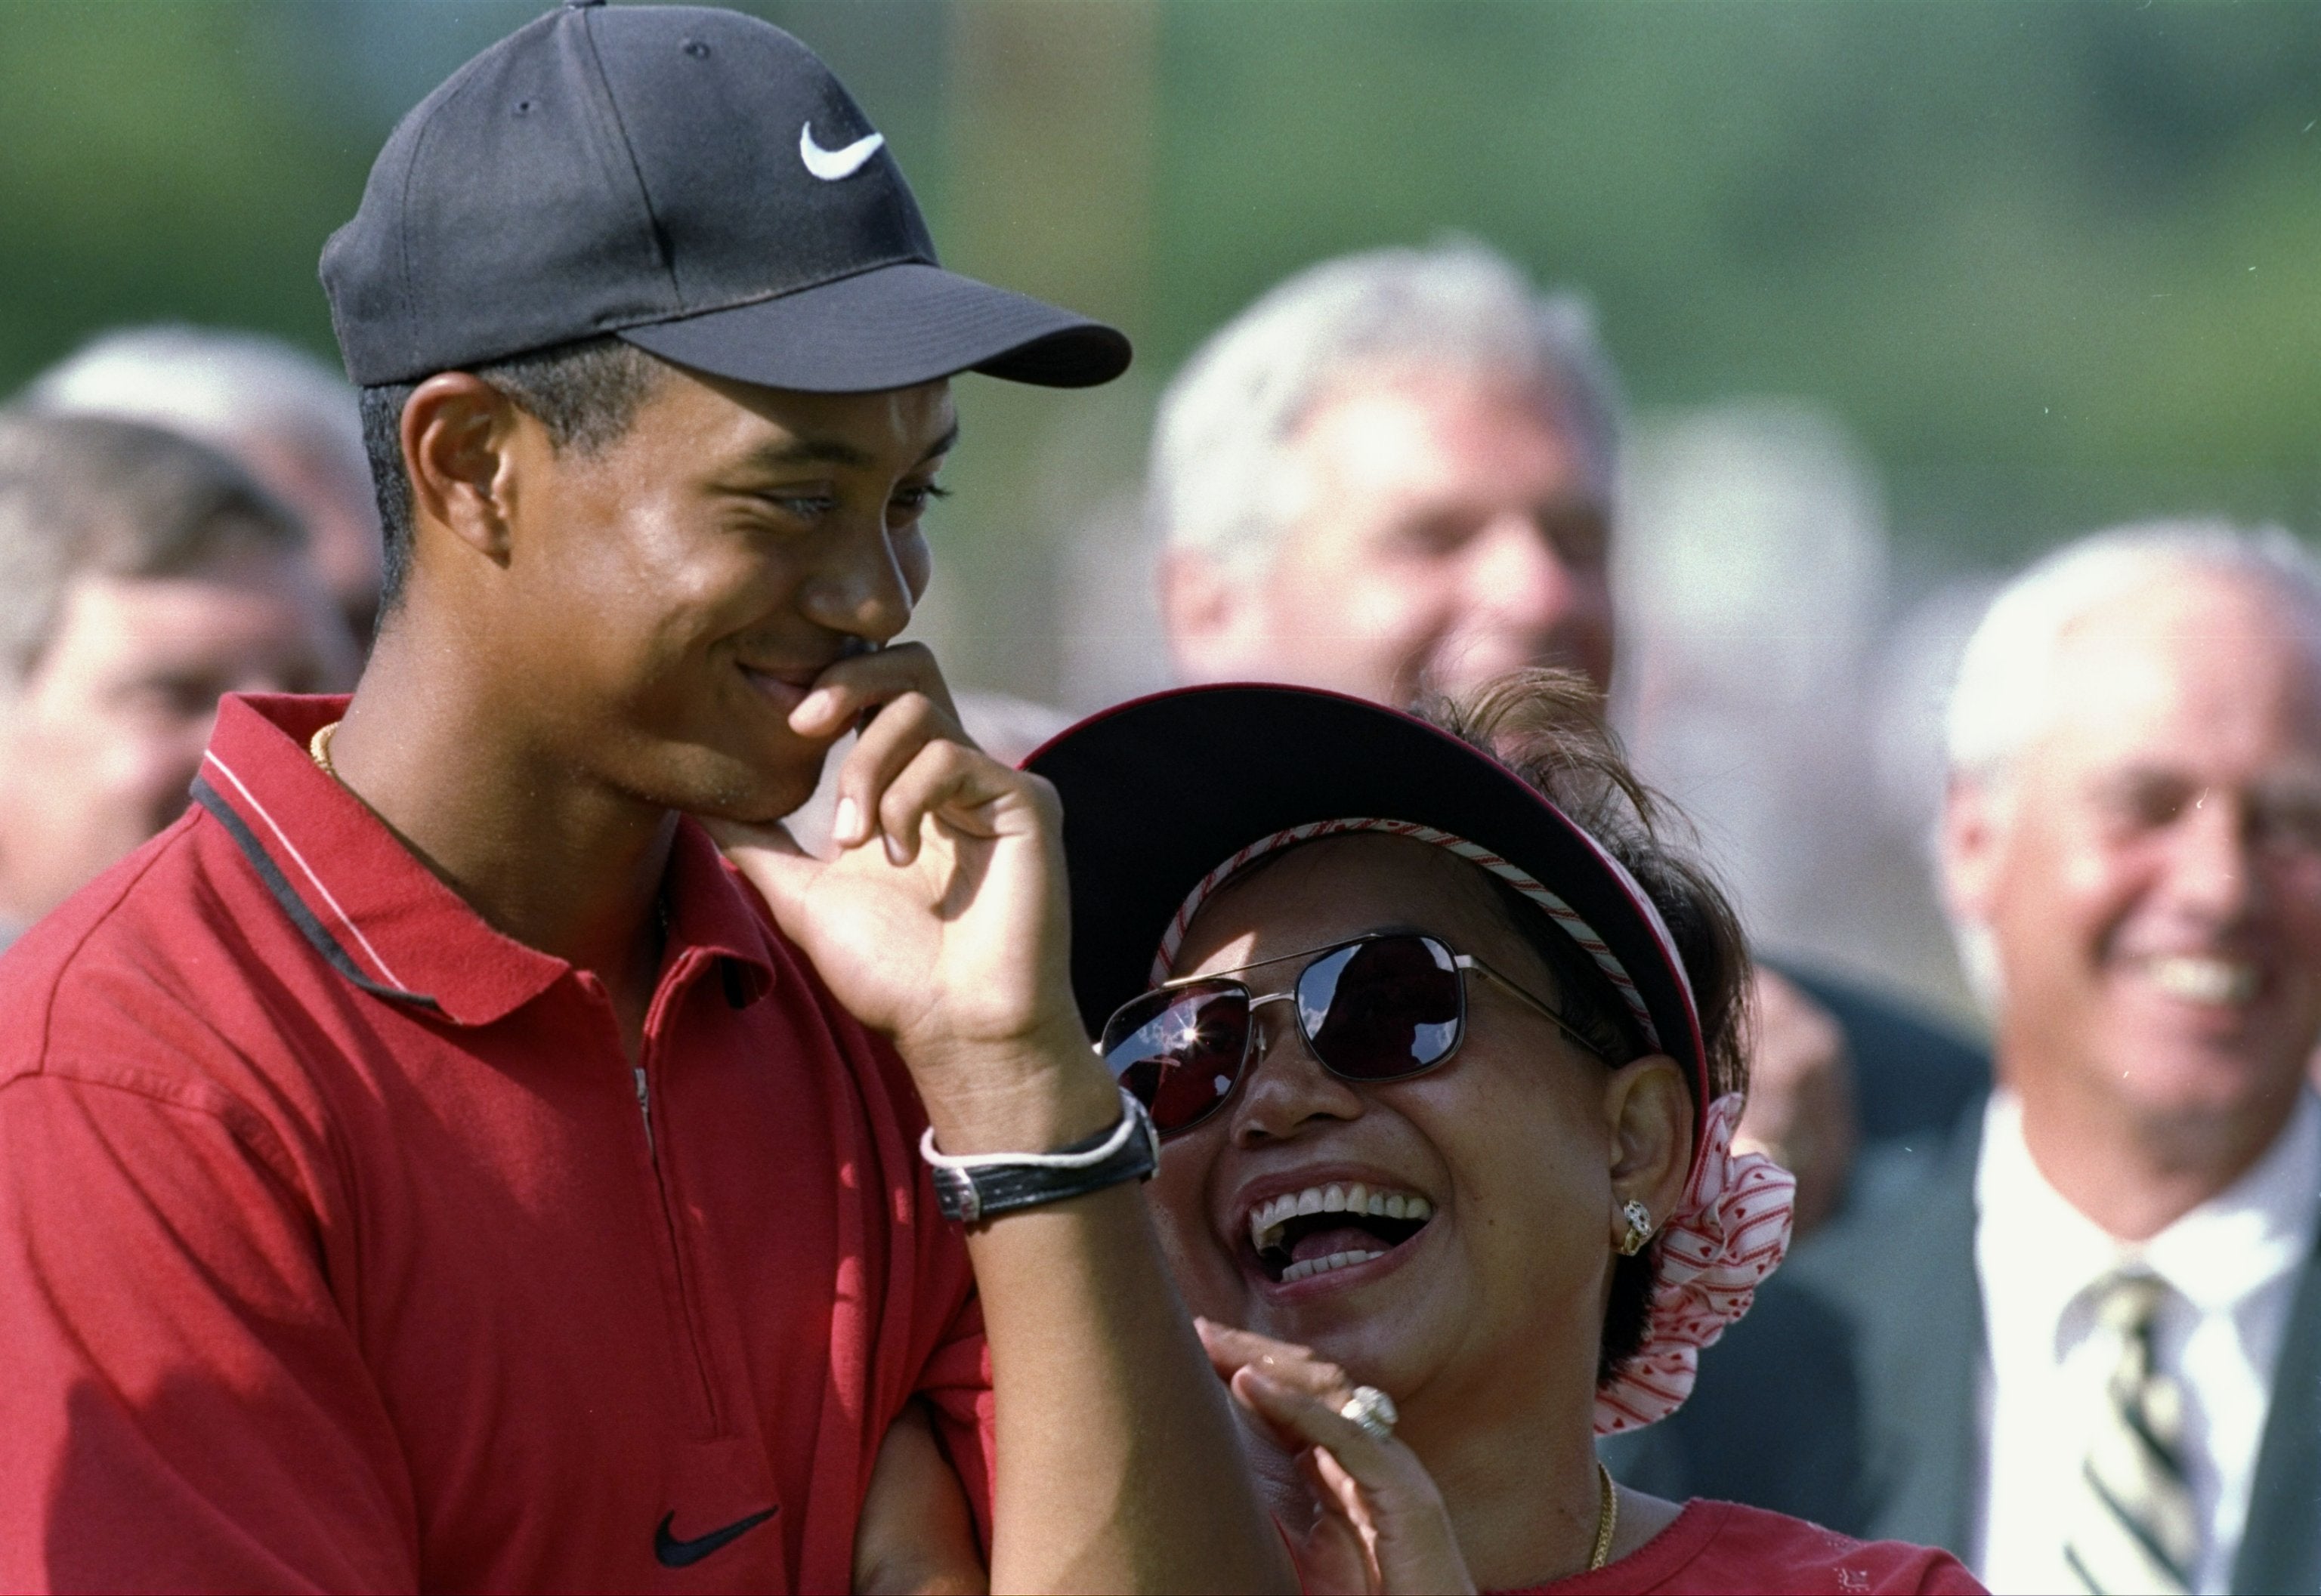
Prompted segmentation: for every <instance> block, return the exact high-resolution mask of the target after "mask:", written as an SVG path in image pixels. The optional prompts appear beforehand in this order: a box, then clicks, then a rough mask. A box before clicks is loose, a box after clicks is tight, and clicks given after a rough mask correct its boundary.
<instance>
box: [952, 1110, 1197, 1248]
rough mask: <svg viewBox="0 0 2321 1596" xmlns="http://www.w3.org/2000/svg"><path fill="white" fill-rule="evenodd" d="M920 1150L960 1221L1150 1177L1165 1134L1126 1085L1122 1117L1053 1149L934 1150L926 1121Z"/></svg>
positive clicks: (977, 1221)
mask: <svg viewBox="0 0 2321 1596" xmlns="http://www.w3.org/2000/svg"><path fill="white" fill-rule="evenodd" d="M919 1156H921V1157H923V1158H924V1159H925V1160H926V1161H927V1164H928V1165H929V1167H930V1168H932V1169H933V1172H934V1182H935V1206H936V1207H937V1208H938V1209H940V1210H942V1216H943V1218H945V1219H947V1220H958V1221H959V1222H960V1224H962V1225H977V1224H981V1223H982V1222H983V1221H985V1220H993V1219H997V1218H998V1217H999V1216H1000V1215H1001V1214H1005V1213H1013V1212H1015V1211H1016V1210H1018V1209H1024V1208H1038V1207H1040V1206H1041V1205H1042V1204H1043V1203H1049V1202H1066V1201H1068V1200H1069V1199H1071V1198H1074V1197H1085V1196H1087V1195H1088V1193H1089V1192H1101V1191H1103V1190H1104V1189H1105V1188H1106V1186H1116V1185H1119V1184H1120V1183H1122V1182H1124V1181H1141V1180H1149V1179H1151V1175H1152V1172H1153V1170H1155V1169H1156V1168H1158V1167H1159V1166H1160V1164H1161V1133H1160V1132H1159V1131H1158V1130H1156V1129H1153V1127H1152V1116H1151V1114H1149V1113H1147V1112H1145V1111H1144V1105H1143V1104H1142V1102H1138V1101H1137V1100H1136V1098H1135V1097H1134V1096H1133V1094H1131V1093H1129V1092H1127V1091H1126V1090H1125V1089H1124V1090H1123V1091H1122V1092H1121V1094H1120V1120H1119V1122H1118V1123H1116V1124H1115V1125H1114V1126H1112V1127H1111V1128H1110V1129H1106V1130H1100V1131H1098V1132H1097V1134H1096V1135H1094V1136H1091V1137H1089V1138H1087V1139H1085V1140H1083V1141H1077V1142H1074V1143H1073V1144H1072V1145H1071V1146H1069V1147H1060V1148H1058V1149H1057V1150H1056V1151H1054V1152H1052V1153H979V1154H976V1155H974V1156H969V1157H952V1156H950V1155H948V1154H945V1153H939V1152H937V1151H936V1150H935V1133H934V1129H933V1127H929V1128H928V1129H927V1131H926V1133H925V1134H924V1135H923V1136H922V1137H920V1138H919Z"/></svg>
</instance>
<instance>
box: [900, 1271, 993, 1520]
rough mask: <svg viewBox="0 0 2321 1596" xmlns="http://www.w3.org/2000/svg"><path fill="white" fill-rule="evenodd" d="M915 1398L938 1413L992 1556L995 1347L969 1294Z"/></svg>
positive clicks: (930, 1360) (979, 1304)
mask: <svg viewBox="0 0 2321 1596" xmlns="http://www.w3.org/2000/svg"><path fill="white" fill-rule="evenodd" d="M917 1394H918V1395H919V1396H922V1397H924V1398H925V1399H926V1401H927V1403H928V1405H929V1406H930V1407H932V1408H933V1410H934V1413H935V1423H936V1428H938V1429H939V1430H940V1431H941V1433H942V1440H943V1448H944V1450H945V1451H947V1452H949V1453H950V1454H951V1466H952V1467H954V1468H956V1469H957V1470H958V1471H959V1477H960V1483H962V1484H964V1485H965V1486H966V1487H967V1499H968V1502H969V1506H971V1507H972V1508H973V1509H974V1510H975V1529H976V1534H977V1536H978V1537H979V1538H980V1540H981V1541H982V1543H983V1545H982V1549H983V1552H984V1555H985V1556H986V1557H987V1558H988V1556H989V1555H990V1552H991V1460H992V1457H993V1455H994V1452H993V1447H992V1428H991V1427H992V1420H993V1414H994V1411H995V1410H994V1408H993V1405H992V1401H991V1347H990V1345H989V1343H988V1342H987V1341H986V1340H985V1339H984V1335H983V1302H982V1300H981V1299H980V1298H978V1297H977V1296H976V1294H975V1293H974V1292H972V1291H969V1292H968V1293H967V1296H966V1298H965V1300H964V1301H961V1302H960V1308H959V1311H958V1312H957V1313H956V1314H954V1315H953V1316H952V1318H951V1323H950V1325H949V1326H947V1327H946V1328H945V1329H944V1331H943V1338H942V1340H941V1341H940V1342H938V1343H937V1344H936V1346H935V1349H934V1351H933V1354H932V1355H930V1356H929V1357H928V1358H927V1361H926V1365H925V1368H924V1371H923V1372H922V1373H921V1374H920V1377H919V1386H918V1391H917Z"/></svg>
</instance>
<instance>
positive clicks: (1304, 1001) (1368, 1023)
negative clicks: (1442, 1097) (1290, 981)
mask: <svg viewBox="0 0 2321 1596" xmlns="http://www.w3.org/2000/svg"><path fill="white" fill-rule="evenodd" d="M1297 1018H1298V1021H1299V1023H1301V1024H1302V1025H1304V1027H1305V1028H1306V1036H1307V1037H1308V1038H1310V1039H1311V1040H1312V1043H1313V1047H1314V1056H1315V1057H1316V1058H1319V1059H1320V1060H1321V1061H1322V1062H1323V1063H1324V1064H1325V1065H1327V1066H1329V1067H1330V1068H1331V1069H1332V1070H1333V1071H1334V1072H1336V1073H1337V1074H1338V1075H1343V1076H1344V1077H1346V1078H1347V1079H1348V1080H1351V1081H1392V1080H1397V1079H1398V1078H1400V1077H1401V1076H1404V1075H1416V1074H1418V1072H1419V1071H1421V1070H1424V1069H1429V1068H1432V1067H1433V1066H1435V1065H1438V1064H1440V1063H1442V1062H1443V1060H1444V1059H1445V1058H1448V1057H1449V1056H1451V1050H1452V1048H1453V1047H1457V1046H1458V1045H1459V1025H1460V1019H1461V987H1460V984H1459V966H1458V965H1457V964H1456V963H1454V962H1453V961H1452V953H1451V950H1450V949H1449V948H1445V947H1444V946H1443V944H1442V943H1440V942H1437V941H1436V940H1435V939H1434V938H1432V937H1417V936H1400V937H1372V938H1370V939H1368V940H1366V941H1361V942H1355V943H1352V944H1350V945H1349V946H1347V947H1344V948H1339V949H1337V950H1336V951H1335V952H1333V953H1329V954H1325V955H1324V956H1323V957H1320V958H1318V959H1315V961H1314V962H1313V963H1312V964H1310V965H1308V966H1306V973H1305V974H1304V975H1300V976H1299V977H1298V978H1297Z"/></svg>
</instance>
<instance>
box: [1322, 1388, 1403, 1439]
mask: <svg viewBox="0 0 2321 1596" xmlns="http://www.w3.org/2000/svg"><path fill="white" fill-rule="evenodd" d="M1338 1417H1339V1418H1341V1419H1351V1420H1352V1422H1353V1423H1354V1424H1356V1425H1358V1426H1360V1427H1361V1431H1362V1433H1363V1434H1364V1435H1367V1436H1368V1437H1370V1439H1371V1440H1373V1441H1377V1442H1379V1443H1381V1444H1383V1443H1385V1442H1387V1441H1390V1440H1392V1439H1394V1426H1395V1421H1396V1420H1397V1419H1400V1418H1401V1417H1402V1415H1400V1414H1399V1413H1397V1412H1396V1411H1395V1410H1394V1399H1393V1398H1392V1397H1390V1396H1388V1395H1387V1393H1386V1392H1382V1391H1380V1390H1379V1388H1378V1387H1377V1386H1375V1385H1357V1386H1355V1387H1354V1394H1353V1395H1352V1396H1350V1397H1348V1398H1347V1399H1346V1405H1345V1406H1344V1407H1343V1408H1340V1409H1339V1410H1338Z"/></svg>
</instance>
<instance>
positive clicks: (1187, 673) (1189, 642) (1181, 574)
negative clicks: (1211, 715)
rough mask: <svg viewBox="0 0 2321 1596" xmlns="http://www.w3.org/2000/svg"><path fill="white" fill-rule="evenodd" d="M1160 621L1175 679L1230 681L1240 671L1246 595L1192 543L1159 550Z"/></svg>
mask: <svg viewBox="0 0 2321 1596" xmlns="http://www.w3.org/2000/svg"><path fill="white" fill-rule="evenodd" d="M1160 584H1161V630H1164V631H1165V632H1167V634H1168V637H1169V656H1170V661H1171V663H1173V664H1174V665H1175V666H1176V667H1177V675H1178V676H1179V679H1181V680H1184V681H1188V682H1219V681H1230V680H1232V679H1233V678H1234V677H1235V676H1240V675H1242V671H1241V670H1240V668H1239V655H1240V648H1239V639H1238V638H1237V635H1236V634H1237V633H1238V632H1239V631H1240V630H1242V612H1243V608H1244V606H1246V605H1247V604H1248V603H1250V602H1251V595H1250V594H1247V593H1245V592H1243V591H1242V590H1241V588H1240V587H1239V585H1237V584H1236V583H1235V582H1234V581H1233V577H1232V576H1231V574H1230V573H1229V572H1227V570H1226V569H1225V567H1224V565H1223V564H1222V563H1221V562H1219V561H1218V560H1217V559H1215V558H1213V557H1212V556H1210V555H1208V554H1207V553H1206V552H1204V551H1202V550H1200V549H1168V550H1165V551H1164V552H1163V553H1162V554H1161V569H1160Z"/></svg>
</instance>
